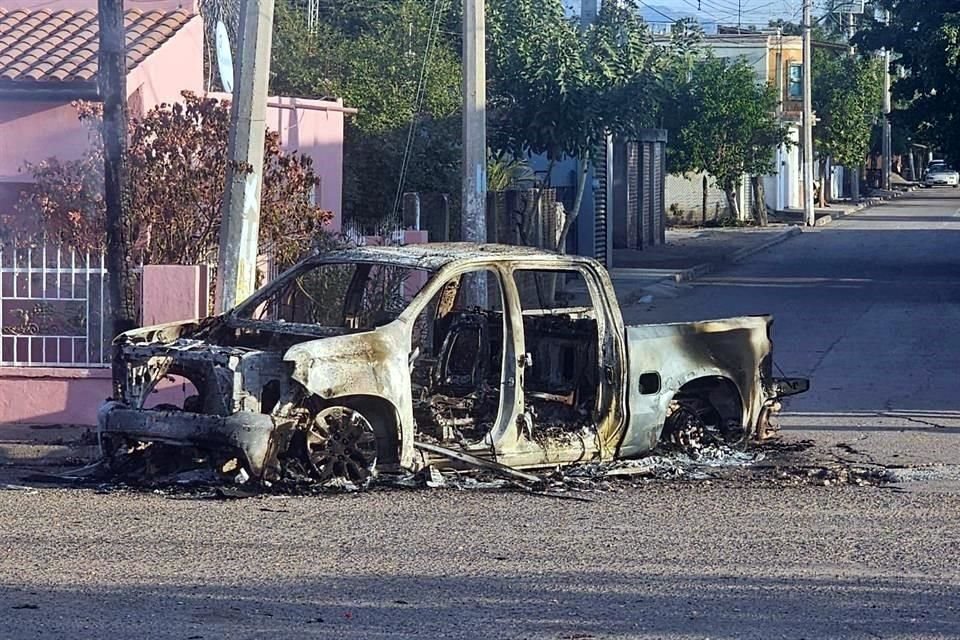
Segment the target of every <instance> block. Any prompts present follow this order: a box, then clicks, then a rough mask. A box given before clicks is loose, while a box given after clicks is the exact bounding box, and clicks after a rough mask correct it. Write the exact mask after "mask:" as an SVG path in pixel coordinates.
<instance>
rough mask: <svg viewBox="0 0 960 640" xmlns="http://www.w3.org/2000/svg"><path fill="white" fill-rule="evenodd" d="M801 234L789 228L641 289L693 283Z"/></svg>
mask: <svg viewBox="0 0 960 640" xmlns="http://www.w3.org/2000/svg"><path fill="white" fill-rule="evenodd" d="M801 233H803V229H802V228H801V227H788V228H786V229H784V230H783V231H780V232H777V233H775V234H771V237H770V238H767V239H766V240H764V241H762V242H759V243H757V244H755V245H751V246H748V247H741V248H740V249H737V250H736V251H734V252H733V253H731V254H730V255H729V256H726V257H725V258H722V259H720V260H716V261H714V262H704V263H702V264H698V265H694V266H692V267H690V268H688V269H682V270H680V271H676V272H674V273H673V274H672V275H669V276H665V277H663V278H660V279H659V280H654V281H653V282H651V283H649V284H647V285H645V286H643V287H641V291H647V290H649V289H652V288H654V287H657V286H661V287H662V286H664V285H677V284H680V283H681V282H691V281H693V280H696V279H697V278H701V277H703V276H705V275H708V274H710V273H713V272H714V271H717V270H718V269H721V268H722V267H725V266H727V265H730V264H737V263H738V262H741V261H743V260H745V259H746V258H748V257H750V256H752V255H755V254H757V253H760V252H761V251H765V250H767V249H769V248H770V247H773V246H776V245H778V244H780V243H781V242H785V241H787V240H789V239H790V238H792V237H793V236H796V235H800V234H801Z"/></svg>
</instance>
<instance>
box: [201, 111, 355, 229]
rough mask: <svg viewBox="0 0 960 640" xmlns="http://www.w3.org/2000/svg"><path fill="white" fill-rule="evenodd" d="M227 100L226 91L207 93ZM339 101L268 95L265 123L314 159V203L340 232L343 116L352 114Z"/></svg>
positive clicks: (286, 146) (290, 148) (285, 143)
mask: <svg viewBox="0 0 960 640" xmlns="http://www.w3.org/2000/svg"><path fill="white" fill-rule="evenodd" d="M207 95H209V96H210V97H211V98H217V99H218V100H230V94H227V93H208V94H207ZM353 112H354V110H353V109H345V108H344V106H343V101H342V100H336V101H329V100H308V99H306V98H285V97H271V98H268V100H267V126H268V127H270V128H271V129H273V130H274V131H278V132H280V144H281V145H283V148H284V149H286V150H288V151H299V152H301V153H303V154H305V155H308V156H310V157H311V158H313V170H314V172H316V174H317V176H318V177H319V178H320V187H319V188H318V190H317V191H318V194H317V204H318V205H320V206H321V207H323V208H324V209H326V210H328V211H332V212H333V215H334V217H333V221H332V222H331V223H330V229H331V230H332V231H340V228H341V225H342V218H341V216H342V211H343V208H342V201H343V118H344V115H345V114H348V113H353Z"/></svg>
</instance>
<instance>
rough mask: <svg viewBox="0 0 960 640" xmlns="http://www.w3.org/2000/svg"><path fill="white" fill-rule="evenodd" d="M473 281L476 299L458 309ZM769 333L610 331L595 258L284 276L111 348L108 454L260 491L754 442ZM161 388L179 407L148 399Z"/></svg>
mask: <svg viewBox="0 0 960 640" xmlns="http://www.w3.org/2000/svg"><path fill="white" fill-rule="evenodd" d="M468 279H475V280H477V281H479V282H480V283H481V285H485V287H486V292H487V295H486V298H487V300H486V302H485V304H483V305H482V306H468V305H467V304H466V302H465V296H464V295H462V291H463V289H464V288H463V287H461V285H462V284H463V283H464V282H466V281H467V280H468ZM770 326H771V320H770V318H769V317H764V316H758V317H743V318H732V319H725V320H712V321H705V322H695V323H685V324H666V325H640V326H630V327H625V326H624V323H623V319H622V317H621V313H620V308H619V306H618V305H617V302H616V297H615V294H614V291H613V288H612V285H611V283H610V279H609V276H608V274H607V272H606V271H605V270H604V269H603V267H602V266H600V265H599V264H598V263H597V262H595V261H594V260H591V259H589V258H583V257H578V256H561V255H558V254H554V253H549V252H545V251H541V250H537V249H531V248H525V247H514V246H501V245H473V244H427V245H408V246H403V247H360V248H356V249H349V250H342V251H334V252H330V253H325V254H322V255H315V256H312V257H310V258H307V259H306V260H304V261H302V262H300V263H299V264H297V265H296V266H294V267H293V268H292V269H290V270H289V271H287V272H286V273H284V274H283V275H281V276H280V277H279V278H277V279H276V280H275V281H274V282H272V283H270V284H268V285H267V286H265V287H263V288H262V289H261V290H259V291H258V292H257V293H255V294H254V295H253V296H251V297H250V298H249V299H248V300H246V301H244V302H243V303H241V304H240V305H239V306H238V307H236V308H235V309H233V310H231V311H229V312H227V313H226V314H224V315H221V316H215V317H211V318H207V319H204V320H199V321H191V322H181V323H173V324H169V325H163V326H158V327H147V328H143V329H137V330H134V331H130V332H127V333H125V334H123V335H121V336H119V337H118V338H117V340H116V342H115V362H114V398H113V399H112V400H110V401H108V402H107V403H106V404H105V405H104V406H103V408H102V410H101V412H100V417H99V434H100V438H101V443H102V446H103V449H104V452H105V454H106V455H113V454H115V453H116V452H118V451H120V450H123V449H125V448H127V449H128V448H129V447H131V446H142V445H143V444H144V443H166V444H172V445H177V446H184V447H192V448H195V449H199V450H202V451H205V452H207V453H208V455H209V456H210V458H211V459H213V460H217V461H227V460H229V459H232V458H237V459H239V461H240V463H241V464H242V466H243V467H244V468H245V470H246V472H247V473H248V474H249V475H250V476H252V477H254V478H256V479H259V480H266V481H271V480H274V479H277V478H281V477H285V476H289V475H297V474H299V475H307V476H309V477H310V478H312V479H314V480H316V481H321V482H322V481H327V480H333V479H346V480H350V481H353V482H362V481H365V480H366V479H368V478H369V477H371V475H372V474H374V473H376V472H377V471H378V470H379V471H388V472H389V471H398V470H400V469H406V470H416V469H418V468H420V467H422V466H424V465H426V464H438V465H457V464H463V463H464V461H469V460H488V461H495V462H497V463H499V464H501V465H506V466H508V467H513V468H518V469H520V468H538V467H549V466H556V465H567V464H575V463H578V462H585V461H591V460H610V459H615V458H619V457H631V456H637V455H640V454H642V453H644V452H646V451H649V450H650V449H652V448H653V447H655V446H656V445H657V444H658V443H659V442H661V441H664V440H666V441H669V442H672V443H675V444H677V445H679V446H691V445H692V444H693V443H696V442H699V441H702V440H703V439H714V440H723V441H726V442H736V443H738V442H745V441H748V440H750V439H757V438H762V437H764V436H765V435H766V433H767V430H768V429H769V428H770V425H771V423H772V419H773V416H774V415H775V413H776V412H777V411H778V410H779V408H780V399H781V398H782V397H783V396H786V395H790V394H793V393H801V392H803V391H805V390H806V389H807V387H808V383H807V381H806V380H803V379H776V378H774V377H773V375H772V351H771V350H772V347H771V341H770ZM171 377H173V378H174V379H180V380H182V381H183V385H184V386H190V387H191V388H192V392H191V394H190V395H189V396H188V397H185V398H184V400H183V401H182V403H180V404H177V405H168V404H160V405H157V404H156V403H154V402H151V398H152V397H153V396H154V395H155V394H154V392H155V391H156V390H157V388H158V386H159V385H161V384H162V383H163V381H164V380H165V379H168V378H171Z"/></svg>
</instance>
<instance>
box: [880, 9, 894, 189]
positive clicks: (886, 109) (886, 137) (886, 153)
mask: <svg viewBox="0 0 960 640" xmlns="http://www.w3.org/2000/svg"><path fill="white" fill-rule="evenodd" d="M883 19H884V22H885V23H886V24H888V25H889V24H890V11H884V13H883ZM890 102H891V101H890V49H888V48H886V47H884V48H883V170H882V180H883V184H882V186H883V188H884V189H888V190H889V189H890V169H891V162H892V158H891V155H892V153H893V143H892V141H891V139H890V135H891V134H890Z"/></svg>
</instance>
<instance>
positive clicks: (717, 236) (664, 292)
mask: <svg viewBox="0 0 960 640" xmlns="http://www.w3.org/2000/svg"><path fill="white" fill-rule="evenodd" d="M801 231H802V230H801V228H800V227H798V226H787V225H784V224H772V225H770V226H769V227H765V228H743V227H731V228H709V229H669V230H667V237H666V240H667V241H666V244H663V245H659V246H656V247H649V248H647V249H644V250H642V251H636V250H629V249H617V250H615V251H614V253H613V265H614V266H613V269H611V270H610V276H611V278H612V279H613V286H614V289H616V291H617V297H618V298H619V299H620V304H621V305H624V306H626V305H629V304H633V303H635V302H639V301H648V300H649V299H651V298H657V297H661V298H662V297H675V296H677V295H678V294H679V293H680V290H681V289H680V288H679V287H678V285H680V284H681V283H683V282H686V281H689V280H695V279H696V278H699V277H701V276H703V275H705V274H708V273H711V272H713V271H716V270H718V269H720V268H722V267H724V266H726V265H730V264H735V263H737V262H739V261H741V260H743V259H744V258H747V257H748V256H752V255H754V254H756V253H759V252H760V251H763V250H765V249H768V248H770V247H773V246H775V245H777V244H780V243H781V242H783V241H785V240H787V239H788V238H790V237H792V236H794V235H797V234H799V233H801ZM645 299H646V300H645Z"/></svg>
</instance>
